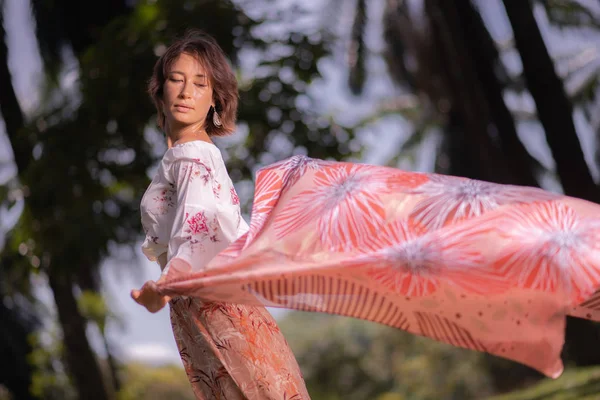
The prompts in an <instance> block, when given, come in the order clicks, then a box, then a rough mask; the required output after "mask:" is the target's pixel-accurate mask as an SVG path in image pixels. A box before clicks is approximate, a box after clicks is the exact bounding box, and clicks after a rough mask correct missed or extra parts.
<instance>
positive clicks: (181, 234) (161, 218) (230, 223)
mask: <svg viewBox="0 0 600 400" xmlns="http://www.w3.org/2000/svg"><path fill="white" fill-rule="evenodd" d="M140 208H141V216H142V226H143V227H144V231H145V233H146V239H145V240H144V243H143V244H142V252H143V253H144V255H146V257H148V259H149V260H150V261H157V260H158V257H159V256H160V255H162V254H163V253H165V252H166V253H167V265H166V267H165V268H164V270H163V274H166V273H167V271H168V269H169V265H170V262H171V260H172V259H174V258H180V259H182V260H184V261H186V262H188V263H190V265H192V266H193V267H194V269H197V268H198V267H199V266H200V267H201V266H203V265H206V264H207V263H208V262H209V261H210V260H211V259H212V258H213V257H214V256H216V255H217V254H218V253H219V252H220V251H222V250H223V249H225V248H226V247H227V246H228V245H229V244H230V243H231V242H233V241H234V240H236V239H237V238H238V237H240V236H241V235H243V234H244V233H245V232H246V231H247V230H248V224H247V223H246V221H244V219H243V218H242V216H241V212H240V201H239V198H238V196H237V193H236V191H235V189H234V187H233V183H232V182H231V179H230V178H229V175H228V174H227V170H226V168H225V163H224V161H223V158H222V156H221V152H220V151H219V149H218V148H217V147H216V146H215V145H213V144H211V143H208V142H204V141H191V142H186V143H182V144H179V145H175V146H174V147H172V148H170V149H169V150H167V152H166V153H165V155H164V156H163V159H162V161H161V163H160V165H159V167H158V171H157V173H156V176H154V179H153V180H152V182H151V183H150V185H149V186H148V189H147V190H146V192H145V193H144V196H143V197H142V202H141V207H140ZM192 260H193V262H192Z"/></svg>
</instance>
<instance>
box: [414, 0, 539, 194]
mask: <svg viewBox="0 0 600 400" xmlns="http://www.w3.org/2000/svg"><path fill="white" fill-rule="evenodd" d="M425 11H426V14H427V17H428V18H429V20H430V21H431V23H430V25H431V28H432V34H433V38H434V43H435V45H434V48H435V51H436V53H437V55H436V56H437V57H438V64H439V67H438V68H439V69H438V73H439V75H440V76H441V80H442V81H443V85H444V86H446V88H447V93H448V98H449V102H450V111H449V114H448V115H449V126H448V130H447V134H448V137H447V145H448V146H449V149H450V152H451V153H450V166H451V168H450V173H451V174H455V175H463V176H467V177H470V178H475V179H481V180H486V181H492V182H498V183H512V184H515V183H516V184H522V185H529V186H537V182H536V180H535V178H534V177H533V175H532V173H531V170H530V169H529V168H527V169H525V170H523V169H522V168H521V167H522V166H523V165H528V164H527V163H528V154H527V152H526V151H525V148H524V147H523V146H522V144H521V143H520V141H519V140H518V138H517V135H516V129H515V127H514V121H513V120H512V117H511V115H510V113H509V112H508V109H506V105H505V104H504V101H503V99H502V93H501V85H500V84H499V82H498V80H497V77H496V76H495V75H494V72H493V70H492V71H488V70H487V69H488V68H492V66H493V64H492V61H491V60H489V59H487V58H485V57H486V56H485V54H476V53H479V52H483V51H486V49H484V48H482V47H483V46H482V44H481V43H478V44H473V41H474V40H475V39H474V38H473V37H472V36H470V35H472V34H473V33H472V32H469V31H466V30H465V29H466V27H465V24H469V25H472V26H471V27H470V28H469V29H471V31H472V30H478V32H477V34H479V35H481V34H482V32H481V29H482V28H481V27H480V28H479V29H477V21H476V20H475V18H473V15H474V13H476V11H475V10H473V9H472V5H471V3H470V1H469V0H461V1H459V2H458V3H456V2H446V1H437V0H427V1H426V2H425ZM480 39H481V38H480ZM491 51H492V52H493V49H491ZM487 52H488V53H490V49H487ZM450 127H451V128H450ZM461 128H462V129H461ZM500 129H503V130H506V132H505V133H503V136H502V137H501V136H500ZM460 131H462V132H460ZM502 139H505V140H504V142H503V141H502ZM508 148H510V151H513V152H515V154H511V155H510V156H508V155H507V154H506V151H507V149H508ZM511 156H512V157H511ZM514 157H516V159H517V160H518V161H519V162H518V163H515V162H514V161H513V160H511V158H514Z"/></svg>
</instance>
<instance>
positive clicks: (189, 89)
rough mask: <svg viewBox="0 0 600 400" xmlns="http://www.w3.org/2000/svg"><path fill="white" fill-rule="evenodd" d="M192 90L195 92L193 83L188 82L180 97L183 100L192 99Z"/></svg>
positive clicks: (184, 85)
mask: <svg viewBox="0 0 600 400" xmlns="http://www.w3.org/2000/svg"><path fill="white" fill-rule="evenodd" d="M192 90H194V88H193V83H192V82H190V81H187V82H185V83H184V84H183V87H182V88H181V93H179V95H180V96H181V97H183V98H190V97H192Z"/></svg>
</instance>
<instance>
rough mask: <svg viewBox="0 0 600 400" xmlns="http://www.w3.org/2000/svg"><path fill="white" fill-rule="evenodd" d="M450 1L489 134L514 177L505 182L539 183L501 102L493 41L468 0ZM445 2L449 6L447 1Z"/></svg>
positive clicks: (531, 163)
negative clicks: (482, 99) (487, 119)
mask: <svg viewBox="0 0 600 400" xmlns="http://www.w3.org/2000/svg"><path fill="white" fill-rule="evenodd" d="M452 5H453V6H454V9H455V10H456V14H457V19H458V23H459V24H460V26H461V27H462V30H463V34H464V38H465V39H464V42H465V45H466V47H467V51H468V53H469V56H470V58H471V60H472V61H471V62H472V63H473V65H474V70H475V72H476V74H477V76H476V78H477V79H478V83H479V84H480V85H481V89H482V90H483V92H484V93H485V99H486V101H487V103H488V109H489V113H490V115H489V117H490V122H491V123H492V125H490V128H489V129H490V130H493V131H492V132H490V135H491V136H492V138H494V137H495V138H496V139H497V141H498V146H499V150H500V152H501V153H502V157H503V158H504V159H505V160H506V161H508V162H507V164H508V165H507V167H508V168H509V169H510V171H511V175H512V177H514V179H515V180H514V181H512V182H509V183H513V184H518V185H525V186H539V183H538V181H537V179H536V178H535V174H534V165H535V163H534V162H533V158H532V157H531V155H530V154H529V153H528V152H527V149H526V148H525V146H524V145H523V143H522V142H521V140H520V139H519V136H518V134H517V128H516V126H515V120H514V118H513V116H512V114H511V113H510V110H509V109H508V107H507V106H506V103H505V102H504V96H503V87H502V84H501V83H500V81H499V77H498V74H497V72H496V71H498V70H499V69H500V68H499V67H500V66H501V65H500V63H501V62H500V59H499V54H498V51H497V49H496V46H495V43H494V41H493V39H492V37H491V35H490V33H489V32H488V30H487V28H486V27H485V25H484V23H483V20H482V18H481V15H480V14H479V12H478V11H477V10H475V8H474V7H473V3H472V2H471V0H454V2H453V4H452ZM445 6H446V7H448V6H449V4H448V2H446V5H445ZM481 134H484V132H481Z"/></svg>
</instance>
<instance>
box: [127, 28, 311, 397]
mask: <svg viewBox="0 0 600 400" xmlns="http://www.w3.org/2000/svg"><path fill="white" fill-rule="evenodd" d="M149 92H150V95H151V96H152V99H153V101H154V103H155V105H156V108H157V111H158V124H159V126H160V128H162V129H163V130H164V132H165V133H166V136H167V143H168V150H167V152H166V153H165V155H164V157H163V159H162V161H161V163H160V165H159V168H158V172H157V174H156V176H155V177H154V179H153V180H152V183H151V184H150V186H149V187H148V189H147V191H146V193H145V194H144V196H143V198H142V202H141V211H142V224H143V226H144V229H145V231H146V240H145V241H144V243H143V245H142V250H143V252H144V254H145V255H146V256H147V257H148V259H150V260H151V261H157V262H158V263H159V264H160V267H161V269H162V271H163V274H162V277H161V278H160V279H159V280H158V282H157V283H161V282H162V281H163V280H164V277H165V276H166V274H167V272H168V271H169V269H170V268H171V265H172V264H173V263H174V262H176V261H179V262H188V263H191V262H194V263H195V264H197V263H202V264H206V263H208V261H210V260H211V259H212V258H213V257H214V256H215V255H216V254H217V253H219V252H220V251H221V250H223V249H225V248H226V247H227V246H228V245H229V244H230V243H231V242H233V241H235V240H236V239H237V238H238V237H240V236H242V235H243V234H244V233H246V231H247V230H248V225H247V224H246V222H245V221H244V220H243V218H242V217H241V214H240V204H239V200H238V196H237V194H236V192H235V189H234V187H233V185H232V182H231V179H230V178H229V176H228V175H227V171H226V169H225V165H224V162H223V159H222V157H221V154H220V152H219V150H218V149H217V147H216V146H215V145H214V144H213V143H212V140H211V138H212V137H215V136H224V135H228V134H230V133H232V132H233V131H234V128H235V117H236V112H237V104H238V102H237V99H238V92H237V83H236V80H235V77H234V75H233V73H232V71H231V69H230V67H229V64H228V63H227V60H226V58H225V56H224V54H223V52H222V50H221V49H220V48H219V46H218V45H217V43H216V42H215V41H214V40H213V39H212V38H211V37H209V36H207V35H205V34H203V33H201V32H199V31H190V32H189V33H188V34H186V35H185V36H184V37H183V38H181V39H179V40H177V41H176V42H175V43H173V44H172V45H171V46H170V47H169V48H168V49H167V51H166V52H165V54H164V55H163V56H162V57H160V59H159V60H158V61H157V63H156V65H155V68H154V73H153V76H152V78H151V80H150V84H149ZM192 260H193V261H192ZM132 297H133V298H134V300H135V301H137V302H138V303H140V304H141V305H143V306H145V307H146V308H147V309H148V310H149V311H151V312H156V311H158V310H159V309H161V308H162V307H164V306H165V304H166V303H167V302H169V304H170V310H171V323H172V327H173V332H174V335H175V339H176V341H177V346H178V348H179V352H180V355H181V359H182V361H183V363H184V366H185V370H186V373H187V375H188V378H189V380H190V383H191V385H192V387H193V390H194V393H195V395H196V398H198V399H227V400H233V399H257V400H258V399H260V400H263V399H273V400H281V399H287V400H291V399H294V400H300V399H309V396H308V393H307V391H306V388H305V385H304V381H303V379H302V376H301V373H300V370H299V367H298V365H297V363H296V360H295V358H294V356H293V354H292V352H291V350H290V349H289V347H288V345H287V343H286V341H285V339H284V338H283V336H282V335H281V332H280V331H279V329H278V327H277V325H276V323H275V321H274V320H273V318H272V317H271V315H270V314H269V313H268V311H266V310H265V309H264V307H261V306H246V305H236V304H228V303H221V302H219V303H211V302H203V301H200V300H198V299H196V298H182V297H174V298H173V299H170V298H169V297H166V296H160V295H158V294H157V292H156V283H154V282H150V283H148V284H146V285H144V286H143V287H142V289H141V290H140V291H138V290H134V291H132Z"/></svg>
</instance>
